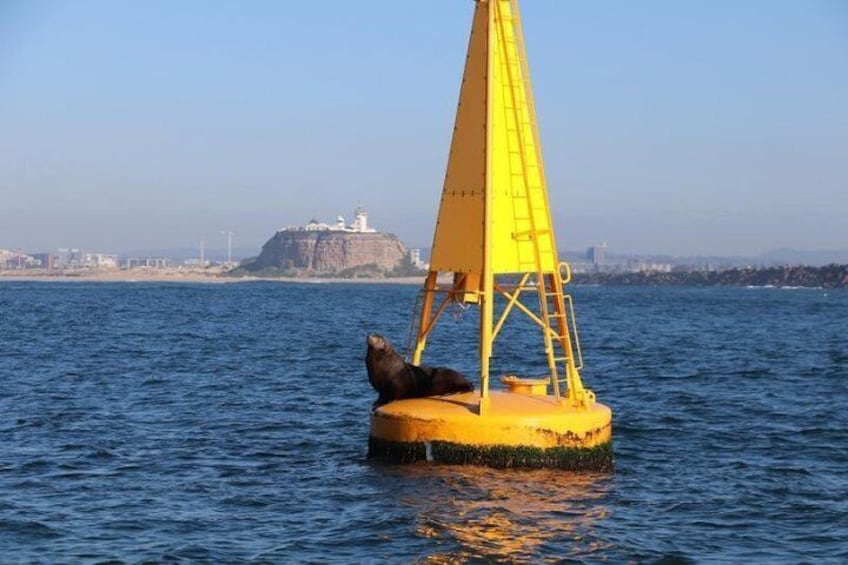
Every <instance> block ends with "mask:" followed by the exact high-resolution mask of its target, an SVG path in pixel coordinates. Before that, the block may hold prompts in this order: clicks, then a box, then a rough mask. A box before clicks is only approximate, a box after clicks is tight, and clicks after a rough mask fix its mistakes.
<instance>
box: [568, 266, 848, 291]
mask: <svg viewBox="0 0 848 565" xmlns="http://www.w3.org/2000/svg"><path fill="white" fill-rule="evenodd" d="M574 282H575V283H577V284H601V285H619V286H660V285H664V286H777V287H793V286H794V287H811V288H848V265H826V266H824V267H804V266H797V267H790V266H784V267H764V268H757V269H727V270H723V271H680V272H677V271H675V272H670V273H653V272H639V273H604V272H598V273H579V274H575V275H574Z"/></svg>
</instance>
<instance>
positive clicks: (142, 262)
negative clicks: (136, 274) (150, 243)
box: [126, 257, 168, 269]
mask: <svg viewBox="0 0 848 565" xmlns="http://www.w3.org/2000/svg"><path fill="white" fill-rule="evenodd" d="M167 266H168V258H167V257H127V262H126V267H127V269H135V268H138V267H148V268H153V269H164V268H165V267H167Z"/></svg>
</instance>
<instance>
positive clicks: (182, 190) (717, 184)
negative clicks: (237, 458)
mask: <svg viewBox="0 0 848 565" xmlns="http://www.w3.org/2000/svg"><path fill="white" fill-rule="evenodd" d="M521 8H522V18H523V23H524V34H525V40H526V45H527V50H528V58H529V63H530V69H531V78H532V81H533V90H534V93H535V95H536V108H537V114H538V120H539V128H540V135H541V139H542V147H543V152H544V156H545V165H546V168H547V179H548V190H549V194H550V200H551V207H552V213H553V217H554V222H555V227H556V230H557V236H558V239H559V246H560V249H564V250H572V249H582V248H585V247H586V246H588V245H591V244H593V243H598V242H601V241H604V242H607V244H608V245H609V251H610V252H619V253H654V254H660V253H663V254H671V255H754V254H759V253H762V252H765V251H768V250H770V249H775V248H784V247H785V248H794V249H802V250H814V249H845V248H848V229H846V228H848V3H846V2H843V1H841V0H806V1H802V0H793V1H782V0H774V1H765V0H762V1H758V0H748V1H745V2H737V1H729V0H715V1H712V2H675V1H667V2H666V1H653V0H646V1H645V2H627V1H623V0H622V1H608V0H601V1H597V2H577V1H564V0H523V1H522V2H521ZM472 10H473V2H472V1H471V0H429V1H426V2H408V1H398V0H392V1H389V0H385V1H384V0H369V1H367V2H352V1H347V0H326V1H322V2H293V1H292V2H290V1H283V2H278V1H271V0H268V1H261V0H254V1H250V2H223V1H212V0H210V1H200V0H197V1H190V0H175V1H174V0H168V1H166V0H148V1H144V2H138V1H136V2H129V1H123V0H66V1H60V0H44V1H41V0H21V1H18V0H0V248H7V249H18V248H21V249H24V250H26V251H28V252H38V251H49V250H53V249H56V248H58V247H81V248H84V249H86V250H90V251H101V252H112V253H117V252H121V251H128V250H137V249H168V248H190V247H196V246H198V245H199V242H200V240H201V239H204V240H205V242H206V246H207V247H208V248H209V247H219V248H220V247H224V246H225V245H226V238H225V236H224V235H222V234H221V232H222V231H232V232H234V234H235V235H234V236H233V245H234V246H236V247H247V248H250V247H255V248H256V250H257V252H258V250H259V248H260V247H261V245H262V244H263V243H264V241H266V240H267V239H268V238H270V237H271V236H272V235H273V233H274V232H275V231H276V230H277V229H279V228H280V227H283V226H287V225H297V224H304V223H306V222H307V221H308V220H310V219H312V218H316V219H319V220H322V221H328V222H329V221H333V220H334V219H335V218H336V216H338V215H343V216H345V218H346V219H347V220H348V221H350V220H352V211H353V209H354V207H355V206H356V205H357V204H361V205H363V206H364V207H365V208H366V209H367V210H368V215H369V223H370V224H371V225H372V226H374V227H376V228H378V229H380V230H381V231H389V232H393V233H395V234H397V235H398V236H400V238H401V239H402V240H403V241H404V242H406V243H407V244H408V245H409V246H413V247H417V246H421V247H428V246H429V245H430V243H431V241H432V234H433V228H434V224H435V219H436V213H437V210H438V203H439V198H440V195H441V189H442V182H443V180H444V171H445V165H446V160H447V153H448V148H449V143H450V135H451V131H452V129H453V121H454V115H455V111H456V103H457V99H458V94H459V84H460V80H461V76H462V67H463V63H464V59H465V50H466V46H467V41H468V33H469V30H470V23H471V14H472Z"/></svg>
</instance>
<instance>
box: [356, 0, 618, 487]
mask: <svg viewBox="0 0 848 565" xmlns="http://www.w3.org/2000/svg"><path fill="white" fill-rule="evenodd" d="M440 275H449V276H450V277H449V278H450V279H451V282H450V283H448V284H445V283H440V282H439V276H440ZM570 278H571V271H570V268H569V266H568V264H567V263H563V262H560V261H559V256H558V254H557V245H556V237H555V236H554V229H553V223H552V221H551V214H550V205H549V202H548V193H547V186H546V182H545V173H544V166H543V162H542V152H541V145H540V141H539V133H538V129H537V124H536V111H535V108H534V105H533V96H532V90H531V87H530V76H529V71H528V67H527V59H526V55H525V49H524V41H523V37H522V30H521V21H520V17H519V12H518V4H517V1H516V0H475V8H474V18H473V22H472V26H471V38H470V40H469V44H468V55H467V58H466V63H465V72H464V76H463V81H462V87H461V90H460V98H459V106H458V109H457V114H456V124H455V128H454V132H453V139H452V141H451V150H450V157H449V159H448V165H447V174H446V175H445V183H444V188H443V191H442V198H441V204H440V207H439V216H438V220H437V222H436V230H435V235H434V237H433V247H432V252H431V257H430V266H429V271H428V274H427V278H426V280H425V283H424V295H423V296H424V298H423V302H422V304H421V311H420V312H419V313H418V314H417V317H416V320H415V321H416V322H417V324H416V325H417V334H416V339H415V348H414V351H413V356H412V363H413V364H416V365H418V364H420V363H421V359H422V356H423V353H424V348H425V346H426V343H427V337H428V336H429V334H430V332H431V331H432V330H433V328H434V327H435V325H436V323H437V322H438V320H439V317H440V316H441V314H442V312H443V311H444V310H445V308H446V306H448V305H449V304H451V303H458V304H461V305H463V306H465V305H475V306H477V307H478V308H479V311H480V330H479V347H480V349H479V354H480V386H479V391H477V392H473V393H461V394H453V395H448V396H440V397H429V398H414V399H404V400H396V401H394V402H390V403H388V404H385V405H383V406H380V407H378V408H376V409H375V410H374V411H373V412H372V415H371V431H370V436H369V442H368V457H370V458H375V459H380V460H384V461H388V462H393V463H409V462H414V461H421V460H426V461H440V462H445V463H462V464H474V465H486V466H492V467H553V468H561V469H571V470H586V471H606V470H610V469H612V466H613V455H612V411H611V410H610V408H609V407H607V406H605V405H603V404H601V403H599V402H596V400H595V395H594V393H593V392H592V391H590V390H589V389H587V388H584V386H583V383H582V380H581V378H580V370H581V369H582V367H583V363H582V356H581V354H580V347H579V340H578V337H577V327H576V324H575V320H574V308H573V301H572V298H571V296H570V295H569V294H566V293H565V292H564V287H565V286H566V285H567V284H568V282H569V281H570ZM497 296H501V297H502V298H503V299H505V300H504V304H503V305H502V306H501V308H500V312H498V317H497V321H495V300H496V297H497ZM528 297H529V298H530V299H531V300H530V302H531V305H528V304H525V302H523V301H522V298H528ZM533 299H535V300H533ZM515 311H519V312H521V313H523V314H524V315H526V316H528V317H529V318H530V319H531V320H532V321H533V322H535V324H536V325H537V326H538V327H539V328H540V330H541V337H542V345H543V347H544V353H545V356H546V357H547V362H548V370H549V371H550V374H549V376H548V378H545V379H533V380H530V379H522V378H520V377H517V376H512V377H505V378H504V379H502V383H503V384H505V385H506V386H507V390H506V391H490V390H489V361H490V358H491V355H492V349H493V345H494V342H495V339H496V338H497V337H498V334H499V333H500V330H501V328H502V327H503V325H504V323H505V322H506V320H507V318H508V317H509V315H510V314H512V313H513V312H515ZM549 386H550V388H551V391H550V392H551V393H550V394H549V393H548V387H549ZM563 388H564V390H563Z"/></svg>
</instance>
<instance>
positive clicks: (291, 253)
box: [242, 206, 407, 277]
mask: <svg viewBox="0 0 848 565" xmlns="http://www.w3.org/2000/svg"><path fill="white" fill-rule="evenodd" d="M406 257H407V250H406V247H405V246H404V245H403V243H402V242H401V241H400V239H398V237H397V236H395V235H393V234H390V233H382V232H379V231H377V230H376V229H374V228H372V227H370V226H369V225H368V214H367V213H366V211H365V209H364V208H362V207H361V206H358V207H357V208H356V210H355V212H354V221H353V223H352V224H347V223H346V222H345V220H344V218H343V217H341V216H340V217H339V218H338V220H337V221H336V223H335V224H326V223H322V222H319V221H318V220H312V221H310V222H309V223H308V224H306V225H305V226H289V227H286V228H282V229H280V230H277V232H276V233H275V234H274V236H273V237H271V238H270V239H269V240H268V241H266V242H265V245H263V246H262V251H261V252H260V253H259V255H258V256H257V257H256V258H254V259H251V260H250V261H248V262H245V263H243V264H242V268H243V269H244V270H246V271H249V272H258V271H266V272H269V273H284V274H287V275H290V276H306V275H330V274H336V275H340V276H344V277H360V276H384V275H386V274H387V273H391V272H395V271H396V270H397V269H399V268H402V266H403V262H404V259H405V258H406Z"/></svg>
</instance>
